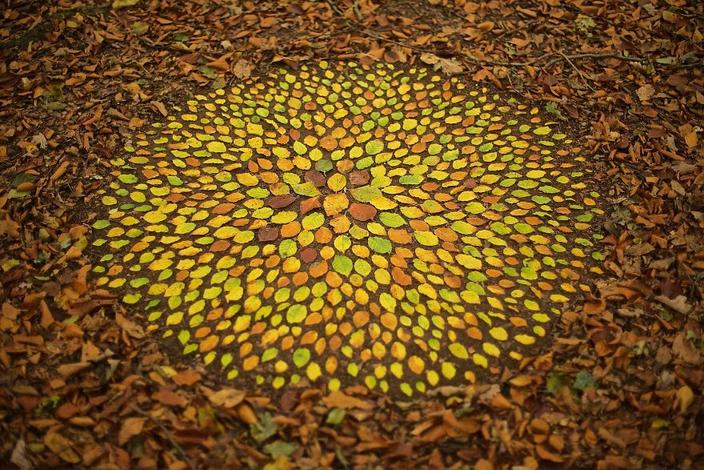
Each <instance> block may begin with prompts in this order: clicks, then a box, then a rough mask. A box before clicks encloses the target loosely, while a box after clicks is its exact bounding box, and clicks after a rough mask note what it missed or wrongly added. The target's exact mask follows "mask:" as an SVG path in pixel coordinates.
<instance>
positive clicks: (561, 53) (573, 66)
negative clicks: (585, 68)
mask: <svg viewBox="0 0 704 470" xmlns="http://www.w3.org/2000/svg"><path fill="white" fill-rule="evenodd" d="M560 55H561V56H562V57H564V58H565V60H566V61H567V63H568V64H570V65H571V66H572V68H573V69H574V70H575V71H576V72H577V73H578V74H579V76H580V77H581V78H582V81H583V82H584V84H585V85H587V88H589V89H590V90H591V91H594V88H592V86H591V85H590V84H589V82H588V81H587V79H586V78H585V77H584V74H583V73H582V71H581V70H579V69H578V68H577V66H576V65H574V62H572V60H571V59H570V58H569V57H567V56H566V55H565V54H564V53H563V52H562V51H560Z"/></svg>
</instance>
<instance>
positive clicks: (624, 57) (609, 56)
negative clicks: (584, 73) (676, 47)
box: [544, 52, 648, 68]
mask: <svg viewBox="0 0 704 470" xmlns="http://www.w3.org/2000/svg"><path fill="white" fill-rule="evenodd" d="M559 54H561V55H562V57H556V58H555V59H552V60H551V61H549V62H548V63H547V64H545V66H544V67H545V68H549V67H551V66H553V65H555V64H556V63H557V62H559V61H561V60H563V59H564V60H567V61H570V60H580V59H618V60H623V61H626V62H641V63H642V62H647V61H648V60H647V59H643V58H641V57H631V56H627V55H621V54H614V53H604V54H593V53H588V54H570V55H565V54H563V53H562V52H560V53H559ZM553 55H554V54H553Z"/></svg>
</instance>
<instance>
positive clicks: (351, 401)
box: [323, 392, 374, 410]
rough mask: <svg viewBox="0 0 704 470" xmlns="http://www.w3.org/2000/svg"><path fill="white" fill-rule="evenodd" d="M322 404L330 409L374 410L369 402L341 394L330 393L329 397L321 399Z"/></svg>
mask: <svg viewBox="0 0 704 470" xmlns="http://www.w3.org/2000/svg"><path fill="white" fill-rule="evenodd" d="M323 403H324V404H325V405H326V406H328V407H330V408H342V409H350V408H359V409H361V410H371V409H372V408H374V405H372V404H371V403H370V402H368V401H364V400H360V399H359V398H355V397H351V396H349V395H345V394H344V393H343V392H332V393H331V394H330V395H328V396H326V397H323Z"/></svg>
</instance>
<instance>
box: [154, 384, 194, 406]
mask: <svg viewBox="0 0 704 470" xmlns="http://www.w3.org/2000/svg"><path fill="white" fill-rule="evenodd" d="M152 399H154V400H156V401H158V402H159V403H162V404H164V405H168V406H186V405H187V404H188V400H186V399H185V398H183V397H182V396H181V395H178V394H176V393H174V392H172V391H171V390H169V389H168V388H165V387H161V388H160V389H159V390H158V391H157V392H154V394H152Z"/></svg>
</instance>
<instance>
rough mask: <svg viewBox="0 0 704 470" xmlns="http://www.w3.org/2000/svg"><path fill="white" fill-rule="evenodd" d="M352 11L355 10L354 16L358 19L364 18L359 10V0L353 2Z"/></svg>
mask: <svg viewBox="0 0 704 470" xmlns="http://www.w3.org/2000/svg"><path fill="white" fill-rule="evenodd" d="M352 11H353V12H354V16H355V17H356V18H357V21H362V20H363V19H364V17H363V16H362V12H361V11H359V3H357V0H354V2H352Z"/></svg>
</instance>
